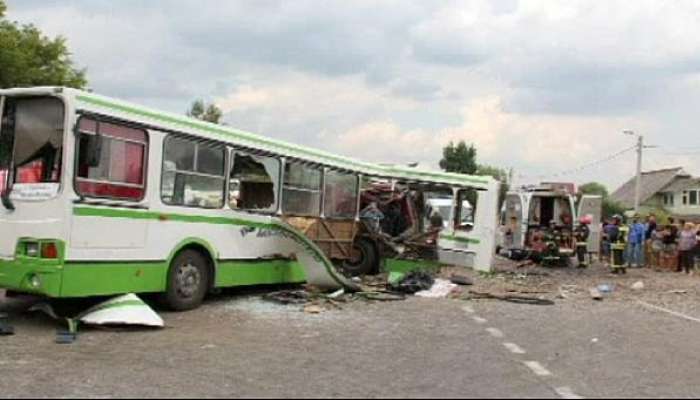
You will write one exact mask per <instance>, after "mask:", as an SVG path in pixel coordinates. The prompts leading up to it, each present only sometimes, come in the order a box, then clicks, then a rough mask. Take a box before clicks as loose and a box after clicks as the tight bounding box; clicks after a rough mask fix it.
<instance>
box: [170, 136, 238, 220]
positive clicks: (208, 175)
mask: <svg viewBox="0 0 700 400" xmlns="http://www.w3.org/2000/svg"><path fill="white" fill-rule="evenodd" d="M225 160H226V147H225V146H224V145H221V144H215V143H208V142H202V141H196V140H193V139H186V138H180V137H169V138H168V139H167V141H166V142H165V155H164V157H163V180H162V183H161V196H162V199H163V202H164V203H166V204H170V205H181V206H188V207H202V208H221V207H223V205H224V184H225V175H224V168H225V166H224V164H225Z"/></svg>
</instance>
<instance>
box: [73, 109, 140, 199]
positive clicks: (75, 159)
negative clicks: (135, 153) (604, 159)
mask: <svg viewBox="0 0 700 400" xmlns="http://www.w3.org/2000/svg"><path fill="white" fill-rule="evenodd" d="M78 114H79V115H80V116H79V117H78V119H76V121H75V125H74V128H73V133H74V135H73V137H74V138H75V143H74V145H73V149H74V150H73V191H74V192H75V194H76V195H77V196H78V197H79V198H80V199H81V200H84V199H103V200H114V201H118V202H125V203H141V202H143V201H144V200H145V199H146V194H147V193H148V171H149V153H150V148H151V136H150V131H149V129H148V128H146V127H143V126H140V125H138V124H134V123H129V122H128V121H122V120H118V119H114V118H109V117H104V116H101V115H96V114H91V113H78ZM83 119H91V120H93V121H95V123H96V128H95V129H96V131H97V132H89V131H83V130H80V122H81V121H82V120H83ZM100 123H107V124H112V125H118V126H122V127H125V128H130V129H135V130H140V131H143V132H144V134H145V137H146V140H145V142H140V141H138V140H130V139H124V138H118V137H115V136H112V135H104V134H103V136H104V137H107V138H109V139H110V140H118V141H121V142H125V143H136V144H142V145H144V151H143V166H142V177H141V179H142V181H143V183H142V184H141V185H136V184H131V183H125V182H111V181H103V180H99V179H89V178H81V177H79V176H78V170H79V169H80V159H79V155H80V135H96V134H97V133H98V132H99V131H100V128H99V126H100ZM80 181H82V182H88V183H98V184H105V185H114V186H122V187H127V188H138V189H143V193H142V194H141V197H140V198H139V199H128V198H121V197H113V196H95V195H87V194H84V193H80V191H79V187H78V183H79V182H80Z"/></svg>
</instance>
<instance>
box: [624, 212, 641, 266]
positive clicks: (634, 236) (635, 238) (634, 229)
mask: <svg viewBox="0 0 700 400" xmlns="http://www.w3.org/2000/svg"><path fill="white" fill-rule="evenodd" d="M629 229H630V233H629V239H628V241H627V243H629V250H628V251H629V253H628V260H627V266H628V267H630V268H639V267H641V266H643V265H644V235H645V232H644V224H642V223H641V222H639V214H635V216H634V218H633V219H632V224H631V225H630V227H629Z"/></svg>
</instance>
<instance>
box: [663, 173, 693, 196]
mask: <svg viewBox="0 0 700 400" xmlns="http://www.w3.org/2000/svg"><path fill="white" fill-rule="evenodd" d="M698 186H700V178H691V177H689V176H688V177H678V178H677V179H675V180H674V181H673V182H671V184H670V185H668V186H666V187H665V188H663V189H662V190H661V191H662V192H668V193H677V192H681V191H683V190H686V189H688V188H691V187H698Z"/></svg>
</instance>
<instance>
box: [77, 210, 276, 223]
mask: <svg viewBox="0 0 700 400" xmlns="http://www.w3.org/2000/svg"><path fill="white" fill-rule="evenodd" d="M73 214H74V215H77V216H79V217H105V218H127V219H146V220H161V221H164V222H168V221H175V222H190V223H201V224H214V225H240V226H250V227H255V228H274V227H275V225H274V224H270V223H265V222H255V221H249V220H245V219H240V218H229V217H207V216H201V215H187V214H172V213H160V212H152V211H136V210H125V209H117V208H93V207H75V208H73Z"/></svg>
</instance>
